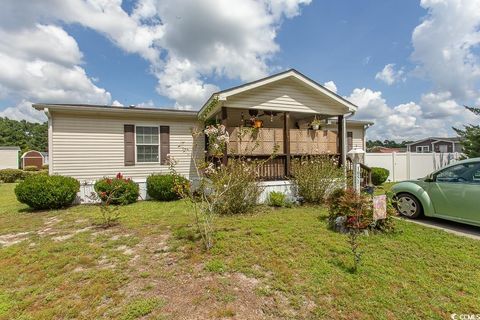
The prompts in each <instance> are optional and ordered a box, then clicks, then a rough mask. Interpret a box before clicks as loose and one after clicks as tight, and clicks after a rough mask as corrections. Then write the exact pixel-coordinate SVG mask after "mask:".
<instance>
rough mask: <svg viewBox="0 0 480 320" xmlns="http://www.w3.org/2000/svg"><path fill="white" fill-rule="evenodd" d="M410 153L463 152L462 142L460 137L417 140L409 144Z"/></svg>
mask: <svg viewBox="0 0 480 320" xmlns="http://www.w3.org/2000/svg"><path fill="white" fill-rule="evenodd" d="M407 151H408V152H415V153H430V152H439V153H447V152H462V144H461V140H460V138H458V137H454V138H438V137H429V138H425V139H421V140H417V141H414V142H411V143H409V144H407Z"/></svg>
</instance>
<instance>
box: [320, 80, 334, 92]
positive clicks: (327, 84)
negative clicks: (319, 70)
mask: <svg viewBox="0 0 480 320" xmlns="http://www.w3.org/2000/svg"><path fill="white" fill-rule="evenodd" d="M323 86H324V87H325V88H327V89H328V90H330V91H333V92H335V93H337V85H336V84H335V82H333V81H327V82H325V83H324V84H323Z"/></svg>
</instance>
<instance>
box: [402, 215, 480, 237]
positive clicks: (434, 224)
mask: <svg viewBox="0 0 480 320" xmlns="http://www.w3.org/2000/svg"><path fill="white" fill-rule="evenodd" d="M399 219H402V220H405V221H408V222H413V223H416V224H420V225H422V226H426V227H430V228H434V229H439V230H443V231H445V232H449V233H453V234H456V235H458V236H463V237H468V238H472V239H476V240H480V227H475V226H470V225H467V224H462V223H457V222H453V221H448V220H443V219H438V218H431V217H422V218H420V219H416V220H412V219H407V218H403V217H399Z"/></svg>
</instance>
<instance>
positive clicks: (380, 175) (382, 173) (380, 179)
mask: <svg viewBox="0 0 480 320" xmlns="http://www.w3.org/2000/svg"><path fill="white" fill-rule="evenodd" d="M389 175H390V171H388V170H387V169H385V168H378V167H372V183H373V184H374V185H376V186H379V185H381V184H382V183H384V182H385V181H387V179H388V176H389Z"/></svg>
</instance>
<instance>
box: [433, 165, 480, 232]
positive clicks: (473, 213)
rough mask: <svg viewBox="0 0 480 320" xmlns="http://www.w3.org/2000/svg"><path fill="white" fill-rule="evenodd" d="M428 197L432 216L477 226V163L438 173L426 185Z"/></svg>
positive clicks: (479, 183)
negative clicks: (434, 214)
mask: <svg viewBox="0 0 480 320" xmlns="http://www.w3.org/2000/svg"><path fill="white" fill-rule="evenodd" d="M428 194H429V196H430V199H431V200H432V203H433V207H434V209H435V213H436V214H438V215H441V216H445V218H448V217H452V218H455V219H458V220H466V221H472V222H477V223H480V162H470V163H463V164H458V165H455V166H452V167H448V168H446V169H444V170H442V171H440V172H439V173H437V174H436V176H435V177H434V182H431V183H430V186H429V188H428Z"/></svg>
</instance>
